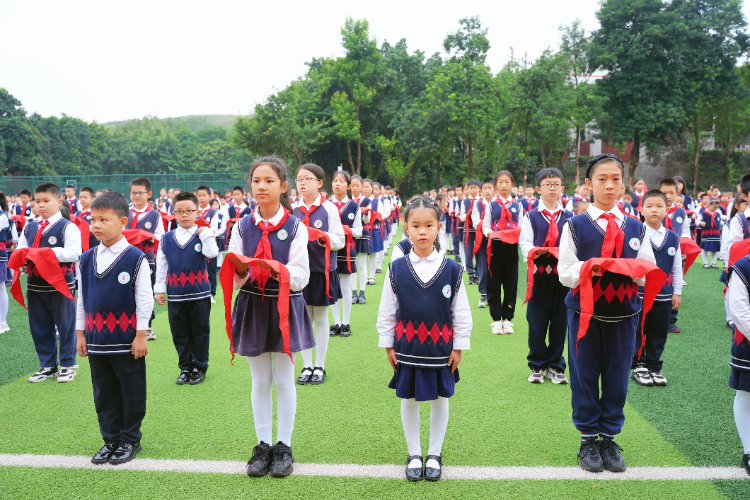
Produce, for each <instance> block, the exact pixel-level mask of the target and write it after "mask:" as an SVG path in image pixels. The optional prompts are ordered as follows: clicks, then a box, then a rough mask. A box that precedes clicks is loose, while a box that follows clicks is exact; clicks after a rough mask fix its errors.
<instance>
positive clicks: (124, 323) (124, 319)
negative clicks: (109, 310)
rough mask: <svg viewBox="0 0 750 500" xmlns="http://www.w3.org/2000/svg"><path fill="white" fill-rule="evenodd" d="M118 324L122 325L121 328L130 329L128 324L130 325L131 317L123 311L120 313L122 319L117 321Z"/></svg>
mask: <svg viewBox="0 0 750 500" xmlns="http://www.w3.org/2000/svg"><path fill="white" fill-rule="evenodd" d="M117 324H118V325H120V328H121V329H122V330H123V331H125V330H127V329H128V326H129V325H130V317H128V315H127V314H125V313H122V314H121V315H120V321H118V322H117Z"/></svg>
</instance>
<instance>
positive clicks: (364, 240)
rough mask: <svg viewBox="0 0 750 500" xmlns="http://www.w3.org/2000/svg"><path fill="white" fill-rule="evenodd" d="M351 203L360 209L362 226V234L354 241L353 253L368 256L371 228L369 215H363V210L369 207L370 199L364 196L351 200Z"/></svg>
mask: <svg viewBox="0 0 750 500" xmlns="http://www.w3.org/2000/svg"><path fill="white" fill-rule="evenodd" d="M353 201H354V202H355V203H357V204H358V205H359V207H360V209H359V212H360V221H361V222H360V223H361V224H362V234H361V235H360V236H358V237H357V238H356V239H355V240H354V251H355V253H356V254H357V255H359V254H362V255H365V254H370V237H371V232H372V228H371V225H370V218H371V215H370V214H363V213H362V209H363V208H369V207H370V203H371V201H370V199H369V198H368V197H366V196H360V197H359V198H353Z"/></svg>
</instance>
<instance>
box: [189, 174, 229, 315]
mask: <svg viewBox="0 0 750 500" xmlns="http://www.w3.org/2000/svg"><path fill="white" fill-rule="evenodd" d="M211 193H212V189H211V188H210V187H208V186H198V187H197V188H195V196H197V197H198V208H199V209H200V212H199V213H200V217H199V219H201V220H202V221H204V222H205V223H207V224H208V226H209V229H211V230H212V231H213V233H214V236H216V237H217V238H218V237H220V236H222V235H223V234H224V231H223V230H222V227H221V217H220V215H221V214H219V211H218V210H216V209H215V208H213V207H211ZM218 266H219V261H218V255H217V256H216V257H214V258H212V259H208V282H209V283H210V284H211V303H212V304H215V303H216V298H215V297H216V273H217V271H218V269H219V268H218Z"/></svg>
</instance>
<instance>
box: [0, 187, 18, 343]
mask: <svg viewBox="0 0 750 500" xmlns="http://www.w3.org/2000/svg"><path fill="white" fill-rule="evenodd" d="M0 209H2V212H0V333H5V332H9V331H10V327H9V326H8V322H7V318H8V291H7V290H6V288H5V282H7V281H10V280H11V279H12V278H11V275H10V273H9V272H8V252H9V251H10V248H9V247H10V246H13V245H15V244H16V243H17V242H18V233H17V232H16V225H15V224H14V223H13V221H11V220H10V218H9V217H8V213H7V212H8V201H7V200H6V199H5V195H4V194H3V193H0Z"/></svg>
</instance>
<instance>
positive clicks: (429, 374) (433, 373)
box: [388, 363, 461, 401]
mask: <svg viewBox="0 0 750 500" xmlns="http://www.w3.org/2000/svg"><path fill="white" fill-rule="evenodd" d="M459 380H461V377H459V376H458V369H456V371H455V372H453V373H451V369H450V368H449V367H447V366H443V367H441V368H415V367H413V366H406V365H403V364H400V363H399V364H397V365H396V372H395V373H394V374H393V378H392V379H391V382H390V383H389V384H388V387H389V388H390V389H396V396H398V397H399V398H401V399H416V400H417V401H432V400H435V399H437V398H438V396H440V397H442V398H449V397H451V396H453V393H454V392H455V390H456V383H457V382H458V381H459Z"/></svg>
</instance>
